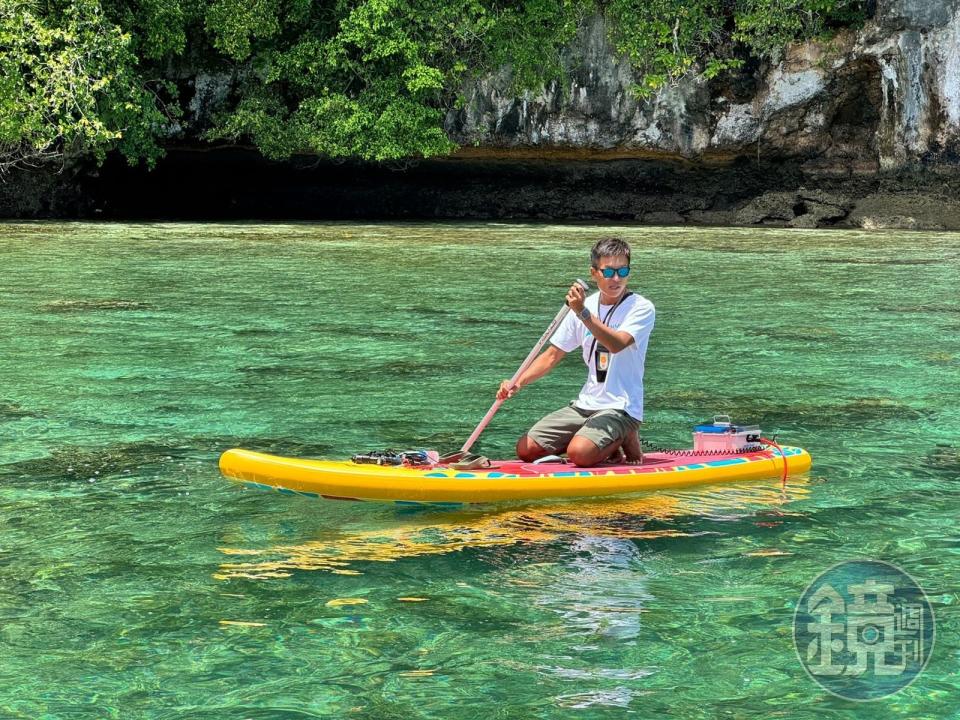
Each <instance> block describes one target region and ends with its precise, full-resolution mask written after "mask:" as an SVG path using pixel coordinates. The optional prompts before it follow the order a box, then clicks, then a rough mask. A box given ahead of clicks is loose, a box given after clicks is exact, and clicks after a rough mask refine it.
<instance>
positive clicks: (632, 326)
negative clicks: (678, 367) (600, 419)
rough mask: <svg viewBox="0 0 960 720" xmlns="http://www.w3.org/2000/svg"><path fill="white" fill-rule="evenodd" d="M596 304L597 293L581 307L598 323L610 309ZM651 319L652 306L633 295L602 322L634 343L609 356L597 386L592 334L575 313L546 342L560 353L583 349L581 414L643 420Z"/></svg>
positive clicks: (639, 296)
mask: <svg viewBox="0 0 960 720" xmlns="http://www.w3.org/2000/svg"><path fill="white" fill-rule="evenodd" d="M599 303H600V293H599V292H597V293H594V294H593V295H591V296H590V297H588V298H587V300H586V302H585V303H584V306H585V307H586V308H587V309H588V310H589V311H590V312H591V313H593V316H594V317H596V318H599V319H600V320H601V321H602V320H604V318H606V317H607V313H609V312H610V308H611V307H612V306H611V305H600V304H599ZM655 315H656V312H655V310H654V307H653V303H652V302H650V301H649V300H647V299H646V298H645V297H643V296H642V295H638V294H636V293H633V294H632V295H630V296H629V297H628V298H626V299H625V300H624V301H623V302H622V303H620V306H619V307H617V309H616V310H615V311H614V312H613V315H612V316H611V317H610V318H609V319H608V320H606V325H607V327H609V328H610V329H612V330H616V331H618V332H620V331H623V332H627V333H630V335H632V336H633V340H634V342H633V344H631V345H630V346H629V347H626V348H624V349H623V350H621V351H620V352H618V353H611V355H610V365H609V367H608V369H607V378H606V381H605V382H602V383H601V382H597V370H596V367H594V364H595V362H596V353H595V352H592V348H593V347H594V343H593V333H591V332H590V331H589V330H588V329H587V326H586V325H584V324H583V321H582V320H580V318H579V317H577V315H576V314H575V313H572V312H571V313H568V314H567V316H566V317H565V318H564V320H563V322H562V323H560V327H559V328H557V331H556V332H555V333H554V334H553V337H552V338H550V342H551V343H553V344H554V345H556V346H557V347H558V348H560V349H561V350H563V351H564V352H571V351H572V350H573V349H575V348H577V347H580V348H582V349H583V361H584V362H585V363H586V364H587V382H585V383H584V385H583V388H582V389H581V390H580V396H579V397H578V398H577V401H576V406H577V407H579V408H583V409H584V410H608V409H617V410H623V411H625V412H626V413H627V414H628V415H629V416H630V417H632V418H634V419H636V420H643V367H644V361H645V359H646V355H647V342H648V341H649V339H650V331H652V330H653V321H654V318H655ZM597 344H598V345H599V344H600V343H599V342H598V343H597Z"/></svg>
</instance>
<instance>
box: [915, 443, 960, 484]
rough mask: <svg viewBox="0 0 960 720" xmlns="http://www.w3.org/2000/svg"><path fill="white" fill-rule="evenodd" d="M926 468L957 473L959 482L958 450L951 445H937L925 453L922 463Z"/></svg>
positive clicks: (959, 452)
mask: <svg viewBox="0 0 960 720" xmlns="http://www.w3.org/2000/svg"><path fill="white" fill-rule="evenodd" d="M923 464H924V465H926V466H927V467H931V468H934V469H936V470H949V471H952V472H955V473H957V479H958V480H960V448H958V447H954V446H953V445H937V446H936V447H935V448H933V450H931V451H930V452H928V453H927V456H926V458H925V459H924V462H923Z"/></svg>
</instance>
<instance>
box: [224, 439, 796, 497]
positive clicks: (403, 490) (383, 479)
mask: <svg viewBox="0 0 960 720" xmlns="http://www.w3.org/2000/svg"><path fill="white" fill-rule="evenodd" d="M782 451H783V454H782V455H781V453H780V451H779V450H776V449H774V448H765V449H763V450H757V451H753V452H747V453H737V454H734V453H717V452H715V453H710V454H706V455H692V454H689V455H681V454H674V453H660V452H654V453H645V454H644V461H643V464H642V465H615V464H606V465H600V466H597V467H592V468H579V467H576V466H574V465H570V464H567V463H543V464H534V463H527V462H522V461H519V460H495V461H493V462H492V463H491V466H490V467H488V468H482V469H475V470H457V469H455V468H451V467H448V466H445V465H433V466H415V467H407V466H395V465H374V464H365V463H354V462H352V461H335V460H311V459H306V458H289V457H281V456H277V455H267V454H264V453H258V452H254V451H252V450H244V449H240V448H236V449H233V450H228V451H227V452H225V453H223V455H222V456H221V457H220V471H221V472H222V473H223V474H224V475H225V476H226V477H228V478H230V479H231V480H235V481H237V482H241V483H243V484H245V485H247V486H250V487H255V488H258V489H263V490H278V491H280V492H282V493H286V494H291V495H302V496H305V497H310V498H316V499H330V500H376V501H385V502H394V503H404V504H405V503H410V504H423V503H427V504H457V505H459V504H464V503H487V502H499V501H506V500H536V499H546V498H570V497H596V496H604V495H622V494H626V493H635V492H642V491H647V490H663V489H668V488H678V487H686V486H689V485H698V484H703V483H716V482H731V481H737V480H758V479H762V478H775V477H780V476H781V475H782V474H783V465H784V461H786V463H787V472H788V473H789V474H799V473H803V472H806V471H807V470H809V469H810V466H811V463H812V460H811V458H810V455H809V453H807V451H806V450H803V449H802V448H797V447H783V448H782Z"/></svg>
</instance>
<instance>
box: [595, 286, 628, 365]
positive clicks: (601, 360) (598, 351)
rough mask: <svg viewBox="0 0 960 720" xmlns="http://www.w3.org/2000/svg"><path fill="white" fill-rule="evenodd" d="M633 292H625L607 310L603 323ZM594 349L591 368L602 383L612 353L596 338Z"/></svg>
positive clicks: (605, 322)
mask: <svg viewBox="0 0 960 720" xmlns="http://www.w3.org/2000/svg"><path fill="white" fill-rule="evenodd" d="M632 294H633V293H629V292H628V293H627V294H626V295H624V296H623V297H622V298H620V300H619V301H618V302H617V304H616V305H614V306H613V307H612V308H610V310H609V311H607V315H606V317H605V318H603V324H604V325H606V324H607V322H608V321H609V320H610V318H611V317H613V313H614V312H616V310H617V308H618V307H620V303H622V302H623V301H624V300H626V299H627V298H628V297H630V296H631V295H632ZM593 344H594V350H593V368H594V371H595V372H596V374H597V382H599V383H602V382H606V381H607V371H608V370H609V369H610V361H611V360H612V356H613V353H612V352H610V351H609V350H607V348H605V347H604V346H603V345H601V344H600V343H598V342H597V339H596V338H594V339H593Z"/></svg>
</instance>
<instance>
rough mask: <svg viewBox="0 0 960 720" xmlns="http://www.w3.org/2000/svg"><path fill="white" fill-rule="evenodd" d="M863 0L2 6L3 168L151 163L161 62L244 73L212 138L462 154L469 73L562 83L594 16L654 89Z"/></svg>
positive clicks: (390, 155) (710, 69)
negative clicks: (69, 160)
mask: <svg viewBox="0 0 960 720" xmlns="http://www.w3.org/2000/svg"><path fill="white" fill-rule="evenodd" d="M864 6H865V1H864V0H446V1H445V2H442V3H438V2H436V1H435V0H0V171H2V170H3V169H4V168H5V167H11V166H17V165H25V164H30V163H35V162H43V161H46V160H50V159H58V158H59V159H62V158H64V157H68V156H71V155H83V154H93V155H95V156H96V157H98V158H102V157H103V156H104V154H105V153H106V152H107V151H109V150H112V149H119V150H120V151H121V152H122V153H123V154H124V155H125V156H126V157H127V158H128V159H129V160H130V162H132V163H136V162H140V161H146V162H147V163H150V164H152V163H153V162H155V160H156V159H157V158H158V157H160V156H161V155H162V147H161V143H162V141H163V138H165V137H168V136H169V133H170V132H171V127H173V123H175V122H176V120H177V118H178V117H179V116H180V115H181V112H182V111H181V108H180V105H179V100H178V98H177V94H176V87H175V85H174V84H173V83H172V82H171V81H170V80H171V77H172V75H171V72H170V70H169V69H170V67H172V64H173V63H174V62H175V61H177V60H178V59H179V60H180V61H181V62H183V60H184V58H189V62H187V63H186V64H188V65H189V64H190V63H191V62H192V63H194V65H199V66H212V67H218V66H221V67H222V66H224V65H228V66H230V67H232V68H233V69H234V70H236V71H237V76H238V77H240V78H242V80H241V82H240V85H239V87H238V89H237V92H236V93H235V96H234V97H233V98H231V104H230V109H229V111H228V112H226V113H225V114H224V115H223V116H221V117H220V118H218V120H217V122H216V124H215V126H214V127H212V128H210V129H209V130H208V132H207V138H208V139H211V140H215V139H226V138H230V139H243V140H246V141H251V142H253V143H254V144H255V145H256V146H257V147H258V148H259V149H260V150H261V151H262V152H263V153H264V154H266V155H267V156H269V157H274V158H283V157H288V156H290V155H291V154H293V153H299V152H304V153H316V154H320V155H325V156H329V157H349V158H361V159H365V160H393V159H402V158H410V157H429V156H432V155H437V154H443V153H447V152H450V151H451V150H453V149H454V145H453V143H452V142H451V141H450V139H449V138H448V137H447V135H446V134H445V132H444V131H443V114H444V112H445V111H446V110H447V109H448V108H450V107H456V106H457V105H458V104H459V103H461V102H462V100H463V97H462V95H463V90H464V88H465V87H466V85H467V83H468V81H469V80H470V79H471V78H476V77H480V76H483V75H485V74H487V73H490V72H493V71H494V70H496V69H497V68H500V67H503V66H509V67H510V69H511V72H512V78H513V81H514V89H515V90H517V91H518V92H519V91H521V90H524V89H534V88H536V87H538V86H540V85H542V84H543V83H545V82H548V81H550V80H552V79H555V78H558V77H559V78H562V76H563V72H564V67H563V63H562V62H561V58H562V50H563V48H564V47H565V46H566V45H567V44H568V43H569V42H570V41H571V40H572V39H573V37H574V36H575V34H576V32H577V30H578V28H580V27H581V26H582V24H583V21H584V19H585V18H586V17H587V16H590V15H593V14H595V13H598V12H600V13H604V14H605V15H606V16H607V19H608V21H609V22H608V26H609V28H610V33H611V38H612V40H613V42H614V44H615V47H616V48H617V49H618V50H619V51H620V52H621V53H622V54H623V55H625V56H626V57H628V58H629V59H630V60H631V62H632V63H633V64H634V66H635V67H636V69H637V71H638V77H640V78H641V80H640V82H639V84H638V86H637V92H638V94H639V95H640V96H647V95H650V94H651V93H653V92H656V91H657V90H658V89H659V88H661V87H663V86H664V85H666V84H668V83H672V82H676V81H677V80H678V79H680V78H682V77H684V76H687V75H690V74H696V75H700V76H703V77H705V78H708V79H709V78H712V77H714V76H716V75H718V74H719V73H722V72H724V71H726V70H730V69H734V68H737V67H740V66H741V65H742V63H743V59H744V58H745V57H747V56H749V55H750V54H753V55H754V56H758V57H764V56H769V55H771V54H773V53H775V52H777V51H778V50H779V49H780V48H782V47H783V46H785V45H786V44H788V43H789V42H792V41H794V40H797V39H803V38H809V37H812V36H817V35H820V34H823V33H825V32H828V31H829V30H831V29H832V28H835V27H839V26H845V25H851V24H856V23H858V22H861V21H862V20H863V18H864V15H865V9H864Z"/></svg>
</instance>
